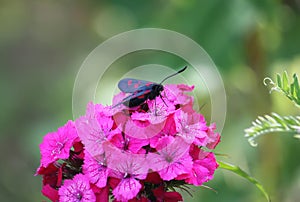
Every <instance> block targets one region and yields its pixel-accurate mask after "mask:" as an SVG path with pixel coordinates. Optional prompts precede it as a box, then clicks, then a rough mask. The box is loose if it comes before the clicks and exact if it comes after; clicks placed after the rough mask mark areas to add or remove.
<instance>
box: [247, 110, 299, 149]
mask: <svg viewBox="0 0 300 202" xmlns="http://www.w3.org/2000/svg"><path fill="white" fill-rule="evenodd" d="M271 132H289V133H293V134H299V133H300V116H295V117H294V116H280V115H278V114H276V113H272V114H271V115H265V116H263V117H262V116H259V117H258V118H257V119H256V120H255V121H253V122H252V126H251V127H249V128H247V129H245V133H246V134H245V137H247V138H248V141H249V143H250V144H251V145H252V146H256V145H257V144H256V142H255V139H256V138H257V137H258V136H260V135H264V134H267V133H271Z"/></svg>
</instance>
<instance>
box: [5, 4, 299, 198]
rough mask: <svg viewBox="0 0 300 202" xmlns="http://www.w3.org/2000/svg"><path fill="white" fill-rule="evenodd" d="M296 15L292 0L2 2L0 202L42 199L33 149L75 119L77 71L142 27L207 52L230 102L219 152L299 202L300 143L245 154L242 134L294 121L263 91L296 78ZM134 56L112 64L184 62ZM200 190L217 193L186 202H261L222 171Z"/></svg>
mask: <svg viewBox="0 0 300 202" xmlns="http://www.w3.org/2000/svg"><path fill="white" fill-rule="evenodd" d="M299 15H300V2H299V1H298V0H282V1H276V0H248V1H247V0H229V1H220V0H219V1H217V0H211V1H204V0H203V1H202V0H189V1H181V0H159V1H158V0H153V1H143V2H142V1H138V0H130V1H116V0H112V1H97V0H94V1H78V0H74V1H70V0H68V1H52V0H43V1H38V0H26V1H22V0H19V1H17V0H1V1H0V66H1V69H0V92H1V98H0V114H1V115H0V128H1V130H0V131H1V133H0V144H1V152H0V159H1V166H0V168H1V172H0V201H23V202H26V201H28V202H29V201H30V202H32V201H42V200H45V198H44V197H43V196H42V195H41V194H40V189H41V177H34V176H33V175H34V173H35V169H36V168H37V167H38V166H39V143H40V142H41V141H42V138H43V136H44V135H45V134H46V133H47V132H49V131H54V130H56V129H57V128H58V127H59V126H61V125H63V124H64V123H65V122H66V121H67V120H68V119H72V118H73V117H72V103H71V102H72V88H73V83H74V80H75V76H76V74H77V71H78V69H79V67H80V65H81V63H82V62H83V61H84V59H85V57H86V56H87V55H88V54H89V52H91V51H92V50H93V49H94V48H95V47H96V46H97V45H99V43H101V42H103V41H104V40H106V39H108V38H109V37H111V36H114V35H115V34H118V33H120V32H123V31H127V30H131V29H137V28H146V27H157V28H164V29H170V30H174V31H177V32H179V33H182V34H184V35H187V36H188V37H190V38H192V39H193V40H195V41H196V42H197V43H199V44H200V45H201V46H202V47H203V48H204V49H205V50H206V51H207V52H208V54H209V55H210V56H211V58H212V59H213V61H214V62H215V63H216V65H217V67H218V69H219V71H220V72H221V74H222V77H223V80H224V83H225V87H226V91H227V99H228V111H227V119H226V124H225V128H224V130H223V133H222V142H221V143H220V145H219V147H218V148H217V152H218V153H224V154H228V155H229V156H230V158H229V159H225V161H228V162H231V163H234V164H236V165H240V166H241V167H242V168H244V169H245V170H247V171H248V172H249V173H251V174H252V175H253V176H255V177H257V178H258V179H259V180H260V182H261V183H262V184H263V185H265V187H266V189H267V191H268V192H269V193H270V195H271V197H272V201H273V202H296V201H300V196H299V193H298V192H299V190H300V169H299V168H300V162H299V157H300V156H299V155H300V142H299V141H298V140H296V139H294V138H292V136H289V135H278V134H275V135H267V136H265V137H261V138H259V139H258V143H259V144H258V147H257V148H252V147H251V146H250V145H249V144H248V143H247V140H246V139H245V138H244V136H243V135H244V133H243V130H244V128H246V127H248V126H250V125H251V121H252V120H253V119H255V118H256V116H257V115H262V114H265V113H269V112H271V111H276V112H278V113H279V114H281V115H288V114H299V110H297V109H296V108H295V107H293V106H292V104H291V102H290V101H289V100H287V99H285V98H283V97H282V96H281V95H278V93H276V92H275V93H273V94H271V95H270V94H269V93H268V89H267V88H266V87H265V86H263V83H262V81H263V78H264V77H266V76H270V77H273V78H275V73H276V72H279V73H282V72H283V70H287V71H288V72H289V73H290V75H292V73H294V72H298V74H300V38H299V36H300V16H299ZM134 54H135V55H134ZM134 54H133V56H131V55H128V57H129V58H130V57H132V59H126V57H124V58H122V59H120V61H117V62H116V65H117V64H118V63H119V65H124V66H126V68H127V69H130V67H135V66H139V65H143V64H147V63H158V64H162V65H166V66H170V67H174V68H178V66H179V65H181V64H182V63H183V62H182V61H181V60H179V59H178V58H176V57H174V56H172V55H170V54H166V53H163V54H162V53H159V52H155V51H153V52H152V51H145V52H143V53H134ZM112 75H113V74H112ZM186 75H188V73H186ZM112 81H115V80H114V78H113V76H112ZM114 85H115V84H114ZM197 92H199V93H200V94H199V98H198V100H199V102H200V103H205V100H204V101H203V100H201V89H198V91H197ZM202 97H203V96H202ZM99 102H101V100H99ZM208 108H209V107H208ZM204 112H205V107H204ZM207 116H209V115H207ZM219 158H220V159H222V158H221V157H219ZM207 185H208V186H211V187H212V188H214V189H215V190H217V192H218V193H217V194H216V193H215V192H213V191H210V190H207V189H201V188H193V190H194V192H193V194H194V198H193V199H191V198H190V197H187V199H186V201H207V202H208V201H212V202H213V201H221V202H223V201H224V202H253V201H264V199H263V196H262V195H261V193H259V192H258V190H257V189H256V188H255V187H254V186H253V185H252V184H250V183H248V182H246V181H245V180H244V179H242V178H240V177H237V176H235V175H233V174H231V173H228V172H225V171H224V172H223V171H221V170H218V171H217V172H216V175H215V179H214V180H213V181H211V182H209V183H208V184H207Z"/></svg>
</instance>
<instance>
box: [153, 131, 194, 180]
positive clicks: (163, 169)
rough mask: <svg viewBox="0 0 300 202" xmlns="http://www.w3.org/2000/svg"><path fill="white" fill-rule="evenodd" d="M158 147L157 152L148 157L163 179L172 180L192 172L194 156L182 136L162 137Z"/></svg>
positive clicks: (154, 169)
mask: <svg viewBox="0 0 300 202" xmlns="http://www.w3.org/2000/svg"><path fill="white" fill-rule="evenodd" d="M156 149H157V154H156V153H151V154H149V155H148V156H149V157H148V158H149V161H151V168H152V170H153V171H157V172H158V173H159V175H160V177H161V178H162V179H163V180H172V179H174V178H176V177H177V176H178V175H181V174H184V173H188V172H190V170H191V168H192V158H191V157H190V156H189V145H188V144H187V143H186V142H185V141H184V140H183V139H182V138H181V137H176V138H173V137H170V136H169V137H162V138H161V139H160V143H159V144H158V145H157V147H156Z"/></svg>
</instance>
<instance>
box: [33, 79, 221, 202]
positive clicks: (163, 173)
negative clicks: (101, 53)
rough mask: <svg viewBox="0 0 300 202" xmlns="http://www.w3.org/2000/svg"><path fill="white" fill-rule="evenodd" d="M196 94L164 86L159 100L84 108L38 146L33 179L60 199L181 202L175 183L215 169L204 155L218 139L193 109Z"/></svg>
mask: <svg viewBox="0 0 300 202" xmlns="http://www.w3.org/2000/svg"><path fill="white" fill-rule="evenodd" d="M193 89H194V87H193V86H187V85H184V84H180V85H165V86H164V90H163V91H162V92H161V96H157V97H156V98H155V99H153V100H145V102H143V103H141V104H140V105H138V106H135V107H132V108H129V107H127V106H125V105H123V104H122V101H124V98H126V99H128V95H126V93H124V92H121V93H119V94H118V95H116V96H115V97H114V99H113V107H112V106H103V105H101V104H93V103H89V104H88V106H87V110H86V114H85V115H83V116H81V117H80V118H78V119H77V120H75V124H74V123H73V122H71V121H70V122H68V123H67V124H66V125H65V126H64V127H62V128H60V129H58V131H57V132H55V133H49V134H47V135H46V136H45V138H44V142H43V143H42V144H41V153H42V160H41V162H42V163H41V166H40V168H39V169H38V171H37V174H39V175H43V177H44V178H46V179H47V180H46V182H45V183H44V186H43V193H44V195H46V196H47V197H48V198H50V199H52V200H59V201H97V202H98V201H99V202H100V201H108V195H109V194H112V197H113V198H114V201H121V202H125V201H129V202H133V201H149V200H150V201H181V200H182V197H181V195H180V194H179V193H178V192H172V191H170V190H173V188H174V187H176V186H175V185H182V183H185V184H192V185H196V186H200V185H202V184H203V183H205V182H207V181H209V180H211V179H212V178H213V174H214V172H215V170H216V169H217V167H218V164H217V163H216V159H215V156H214V154H213V153H212V152H208V151H205V149H206V150H207V149H209V150H212V149H214V148H215V147H216V145H217V144H218V143H219V141H220V135H219V134H218V133H216V132H215V124H211V125H210V126H208V125H207V123H206V121H205V118H204V117H203V115H201V114H200V113H198V112H196V111H195V110H194V109H193V104H194V99H193V97H192V96H190V95H188V94H186V92H190V91H192V90H193ZM129 98H130V97H129ZM75 126H76V128H75ZM57 160H61V161H57ZM53 163H57V164H58V167H55V166H54V167H53V165H54V164H53ZM45 171H49V172H50V175H51V176H54V177H50V175H49V174H48V172H47V173H46V172H45ZM57 190H58V192H57Z"/></svg>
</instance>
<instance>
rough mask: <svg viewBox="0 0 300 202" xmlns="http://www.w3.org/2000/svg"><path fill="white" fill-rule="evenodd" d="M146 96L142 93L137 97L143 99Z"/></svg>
mask: <svg viewBox="0 0 300 202" xmlns="http://www.w3.org/2000/svg"><path fill="white" fill-rule="evenodd" d="M144 97H145V95H140V96H138V97H137V98H139V99H142V98H144Z"/></svg>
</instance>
